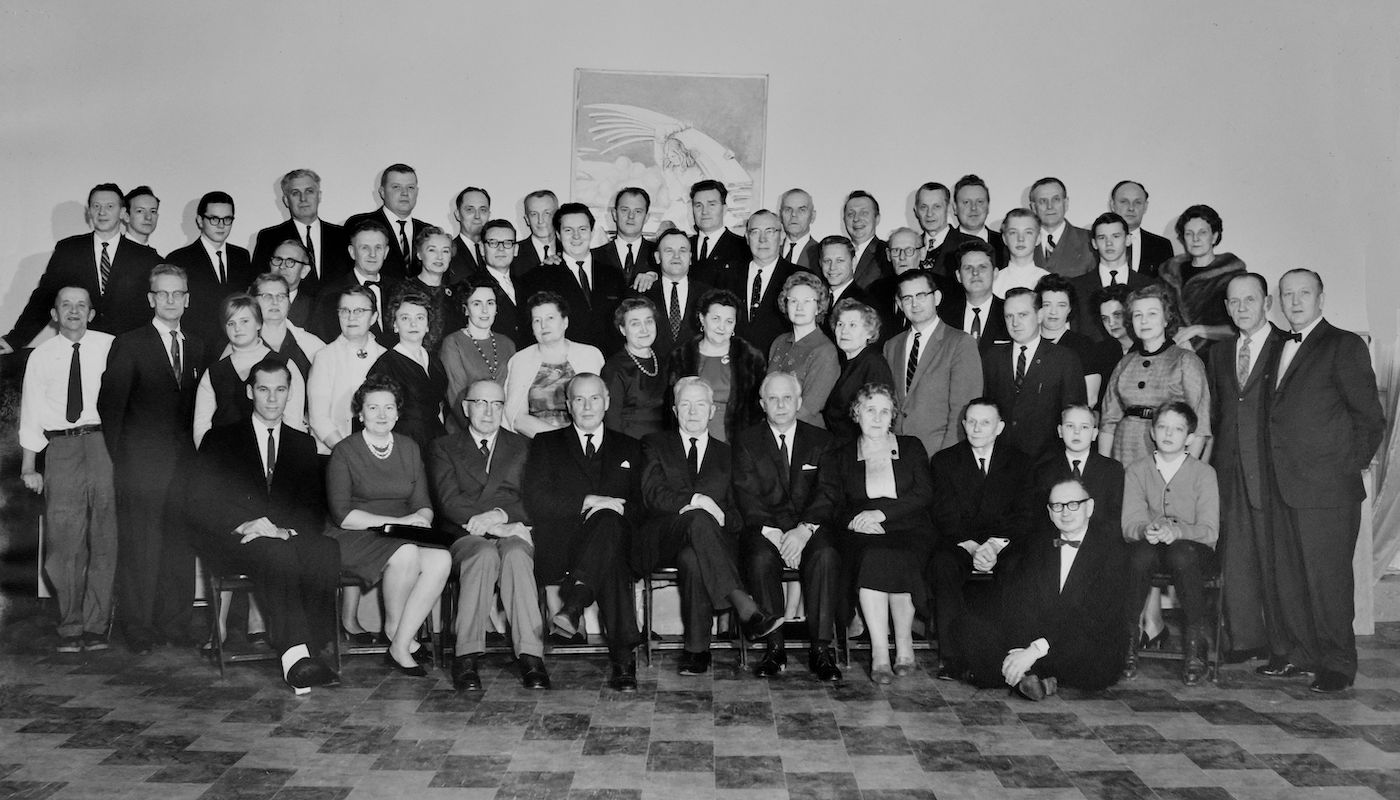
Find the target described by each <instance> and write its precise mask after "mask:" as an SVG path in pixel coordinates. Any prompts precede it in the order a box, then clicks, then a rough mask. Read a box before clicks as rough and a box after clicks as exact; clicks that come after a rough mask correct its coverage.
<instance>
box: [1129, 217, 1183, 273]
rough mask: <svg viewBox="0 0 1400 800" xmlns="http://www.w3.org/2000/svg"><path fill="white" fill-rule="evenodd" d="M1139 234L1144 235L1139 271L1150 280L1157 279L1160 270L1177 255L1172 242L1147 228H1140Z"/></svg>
mask: <svg viewBox="0 0 1400 800" xmlns="http://www.w3.org/2000/svg"><path fill="white" fill-rule="evenodd" d="M1138 233H1139V234H1141V235H1142V256H1141V257H1140V258H1138V269H1137V271H1138V272H1141V273H1142V274H1143V275H1145V276H1147V277H1148V278H1156V277H1157V270H1158V268H1159V267H1161V266H1162V265H1163V264H1165V263H1167V260H1168V259H1170V258H1171V257H1172V256H1173V255H1174V254H1175V251H1174V250H1173V249H1172V243H1171V240H1170V239H1168V238H1166V237H1165V236H1158V235H1157V234H1155V233H1152V232H1151V231H1148V230H1147V229H1145V228H1138Z"/></svg>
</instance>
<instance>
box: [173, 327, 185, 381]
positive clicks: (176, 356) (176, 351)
mask: <svg viewBox="0 0 1400 800" xmlns="http://www.w3.org/2000/svg"><path fill="white" fill-rule="evenodd" d="M170 366H172V367H174V368H175V382H176V383H179V382H180V376H181V375H184V374H185V370H184V368H183V367H182V366H181V364H180V332H179V331H171V332H170Z"/></svg>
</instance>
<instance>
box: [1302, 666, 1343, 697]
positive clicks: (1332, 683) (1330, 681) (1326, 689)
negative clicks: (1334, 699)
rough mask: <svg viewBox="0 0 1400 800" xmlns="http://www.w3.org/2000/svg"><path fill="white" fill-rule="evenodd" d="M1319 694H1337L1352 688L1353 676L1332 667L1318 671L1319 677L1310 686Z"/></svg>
mask: <svg viewBox="0 0 1400 800" xmlns="http://www.w3.org/2000/svg"><path fill="white" fill-rule="evenodd" d="M1308 688H1309V689H1312V690H1313V691H1314V692H1317V693H1318V694H1336V693H1337V692H1345V691H1346V690H1347V689H1350V688H1351V678H1348V677H1347V676H1346V675H1344V674H1342V673H1340V672H1336V671H1334V670H1330V669H1324V670H1322V671H1321V672H1318V673H1317V678H1316V679H1315V680H1314V681H1313V682H1312V685H1311V686H1309V687H1308Z"/></svg>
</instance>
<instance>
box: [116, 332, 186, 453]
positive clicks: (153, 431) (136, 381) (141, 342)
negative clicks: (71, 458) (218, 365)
mask: <svg viewBox="0 0 1400 800" xmlns="http://www.w3.org/2000/svg"><path fill="white" fill-rule="evenodd" d="M169 346H170V344H169V341H167V340H165V339H162V338H161V334H160V333H159V332H157V331H156V329H155V327H154V326H153V325H150V324H147V325H142V326H141V327H139V328H137V329H136V330H133V331H129V332H127V333H124V334H122V335H121V336H118V337H117V340H116V341H115V342H113V343H112V350H111V352H110V353H108V355H107V371H106V372H104V373H103V375H102V389H101V391H99V392H98V395H97V411H98V414H99V415H101V417H102V438H103V439H104V440H105V441H106V443H107V452H108V453H109V454H111V456H112V463H113V465H114V466H117V468H118V469H119V470H120V469H122V468H125V470H130V471H132V472H135V473H139V472H140V471H141V469H142V467H143V461H145V460H146V459H152V458H156V459H160V460H162V461H164V460H168V459H171V458H181V457H185V456H190V455H193V454H194V437H193V436H192V435H191V431H193V430H194V398H195V390H196V389H197V388H198V386H199V378H200V375H201V374H202V372H203V368H202V366H201V365H203V364H204V363H205V356H204V346H203V344H202V343H201V342H200V340H199V339H198V338H196V337H195V336H193V335H190V332H189V331H188V330H186V331H185V345H184V352H183V353H182V357H181V361H180V366H181V368H182V369H181V373H180V379H179V380H178V381H177V380H176V379H175V375H174V373H173V372H172V371H171V368H170V355H169V353H170V351H169V349H168V348H169Z"/></svg>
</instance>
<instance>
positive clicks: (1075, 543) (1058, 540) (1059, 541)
mask: <svg viewBox="0 0 1400 800" xmlns="http://www.w3.org/2000/svg"><path fill="white" fill-rule="evenodd" d="M1082 541H1083V540H1082V539H1061V538H1058V537H1056V539H1055V546H1056V547H1059V546H1061V545H1067V546H1069V547H1073V548H1074V549H1075V550H1078V549H1079V545H1080V543H1081V542H1082Z"/></svg>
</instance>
